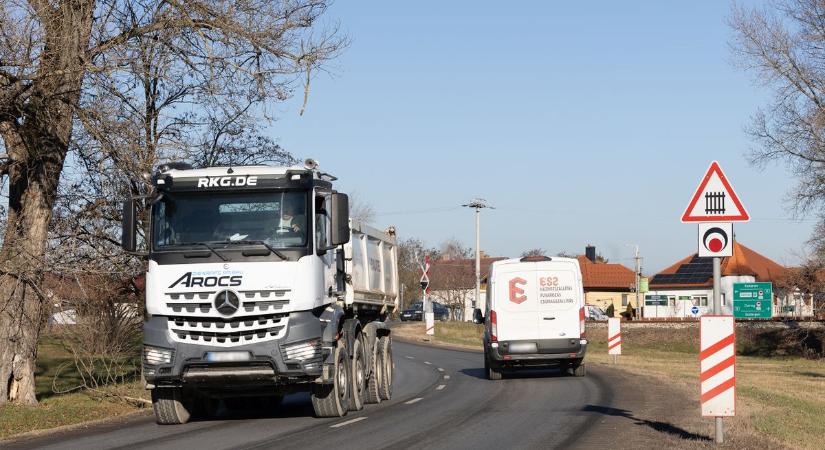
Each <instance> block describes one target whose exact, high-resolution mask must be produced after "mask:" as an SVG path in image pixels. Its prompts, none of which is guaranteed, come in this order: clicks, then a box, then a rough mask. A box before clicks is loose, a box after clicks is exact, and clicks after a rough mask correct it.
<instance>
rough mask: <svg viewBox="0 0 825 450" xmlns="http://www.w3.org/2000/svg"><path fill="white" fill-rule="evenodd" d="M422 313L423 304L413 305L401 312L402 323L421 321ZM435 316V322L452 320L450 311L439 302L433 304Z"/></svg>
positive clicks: (416, 303)
mask: <svg viewBox="0 0 825 450" xmlns="http://www.w3.org/2000/svg"><path fill="white" fill-rule="evenodd" d="M421 313H422V306H421V302H415V303H412V304H410V307H409V308H407V309H405V310H403V311H401V321H402V322H406V321H420V320H422V315H421ZM433 314H434V317H435V320H441V321H445V320H447V319H449V318H450V310H449V309H448V308H447V307H446V306H444V305H442V304H441V303H438V302H433Z"/></svg>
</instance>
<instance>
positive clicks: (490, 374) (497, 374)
mask: <svg viewBox="0 0 825 450" xmlns="http://www.w3.org/2000/svg"><path fill="white" fill-rule="evenodd" d="M484 372H486V375H487V379H488V380H500V379H501V370H496V369H495V368H494V367H493V365H492V364H491V363H490V358H489V357H487V352H484Z"/></svg>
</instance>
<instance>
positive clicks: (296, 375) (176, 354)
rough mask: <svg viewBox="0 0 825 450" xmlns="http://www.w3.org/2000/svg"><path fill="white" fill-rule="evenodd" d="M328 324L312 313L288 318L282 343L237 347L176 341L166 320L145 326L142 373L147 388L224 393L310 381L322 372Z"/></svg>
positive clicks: (158, 320)
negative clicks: (196, 388) (206, 389)
mask: <svg viewBox="0 0 825 450" xmlns="http://www.w3.org/2000/svg"><path fill="white" fill-rule="evenodd" d="M323 325H324V324H323V323H322V322H320V321H319V320H318V317H316V316H315V315H313V314H312V313H311V312H309V311H303V312H294V313H290V315H289V322H288V327H287V330H286V332H285V334H284V335H283V336H282V337H281V338H280V339H273V340H271V341H266V342H259V343H253V344H245V345H237V346H233V347H217V346H209V345H203V344H194V343H184V342H178V341H176V340H174V339H172V336H171V334H170V331H169V321H168V318H167V317H160V316H156V317H152V318H151V319H149V320H148V321H146V322H145V323H144V328H143V331H144V337H143V341H144V357H143V373H144V377H145V379H146V382H147V385H148V387H150V388H151V387H154V386H166V385H183V384H197V385H215V386H220V387H222V388H231V387H234V386H237V387H242V386H244V385H250V384H252V385H261V384H272V385H277V384H295V383H300V382H307V381H312V380H314V379H316V378H317V377H319V376H320V375H321V373H322V369H323V361H324V358H325V355H324V354H323V347H322V345H321V337H322V334H323V331H324V326H323Z"/></svg>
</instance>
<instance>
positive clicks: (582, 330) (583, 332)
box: [579, 307, 585, 338]
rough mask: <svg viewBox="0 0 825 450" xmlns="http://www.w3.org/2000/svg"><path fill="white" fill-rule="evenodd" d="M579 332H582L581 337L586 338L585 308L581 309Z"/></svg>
mask: <svg viewBox="0 0 825 450" xmlns="http://www.w3.org/2000/svg"><path fill="white" fill-rule="evenodd" d="M579 331H580V332H581V337H582V338H584V337H585V331H584V307H582V308H580V309H579Z"/></svg>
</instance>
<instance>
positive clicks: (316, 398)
mask: <svg viewBox="0 0 825 450" xmlns="http://www.w3.org/2000/svg"><path fill="white" fill-rule="evenodd" d="M349 378H350V369H349V352H347V349H346V348H345V347H344V346H343V345H341V343H339V344H338V346H337V347H335V366H334V368H333V374H332V380H333V382H332V384H316V385H313V387H312V393H311V394H310V398H311V399H312V409H313V410H315V416H316V417H344V416H346V415H347V411H348V410H349V402H350V398H349V397H350V395H349V390H350V386H351V383H350V379H349Z"/></svg>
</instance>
